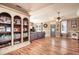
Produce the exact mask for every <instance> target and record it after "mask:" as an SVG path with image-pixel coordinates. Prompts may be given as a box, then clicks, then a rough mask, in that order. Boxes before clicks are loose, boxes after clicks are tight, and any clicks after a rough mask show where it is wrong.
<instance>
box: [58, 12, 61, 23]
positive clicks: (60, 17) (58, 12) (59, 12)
mask: <svg viewBox="0 0 79 59" xmlns="http://www.w3.org/2000/svg"><path fill="white" fill-rule="evenodd" d="M57 14H58V17H57V21H60V19H61V17H60V12H57Z"/></svg>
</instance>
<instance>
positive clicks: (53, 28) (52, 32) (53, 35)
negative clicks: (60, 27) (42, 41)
mask: <svg viewBox="0 0 79 59" xmlns="http://www.w3.org/2000/svg"><path fill="white" fill-rule="evenodd" d="M50 31H51V32H50V33H51V37H56V25H51V29H50Z"/></svg>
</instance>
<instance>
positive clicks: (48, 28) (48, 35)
mask: <svg viewBox="0 0 79 59" xmlns="http://www.w3.org/2000/svg"><path fill="white" fill-rule="evenodd" d="M45 23H46V24H47V25H48V27H47V28H43V29H44V31H45V33H46V35H45V36H46V37H50V26H51V25H52V24H56V22H55V21H49V22H45Z"/></svg>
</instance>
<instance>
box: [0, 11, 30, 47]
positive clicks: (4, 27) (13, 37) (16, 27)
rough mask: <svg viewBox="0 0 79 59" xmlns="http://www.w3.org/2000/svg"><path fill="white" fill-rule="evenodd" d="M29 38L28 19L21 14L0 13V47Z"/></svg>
mask: <svg viewBox="0 0 79 59" xmlns="http://www.w3.org/2000/svg"><path fill="white" fill-rule="evenodd" d="M28 40H29V21H28V19H27V18H23V19H21V16H19V15H15V16H13V17H11V15H10V14H9V13H6V12H2V13H0V48H2V46H6V45H7V46H9V45H15V44H17V43H23V42H25V41H28Z"/></svg>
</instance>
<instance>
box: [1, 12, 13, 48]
mask: <svg viewBox="0 0 79 59" xmlns="http://www.w3.org/2000/svg"><path fill="white" fill-rule="evenodd" d="M11 31H12V30H11V15H10V14H9V13H6V12H2V13H0V47H1V45H2V44H7V45H10V44H8V43H11Z"/></svg>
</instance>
